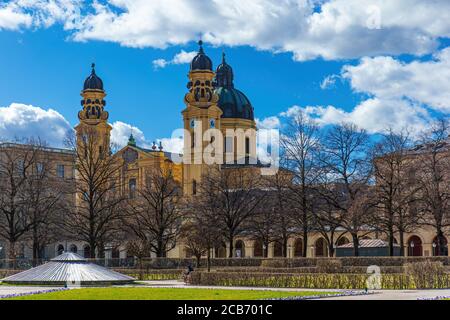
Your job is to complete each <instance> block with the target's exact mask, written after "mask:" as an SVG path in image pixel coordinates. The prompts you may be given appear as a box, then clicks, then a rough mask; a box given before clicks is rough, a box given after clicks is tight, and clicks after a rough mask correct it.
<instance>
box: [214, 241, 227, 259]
mask: <svg viewBox="0 0 450 320" xmlns="http://www.w3.org/2000/svg"><path fill="white" fill-rule="evenodd" d="M214 257H216V258H226V257H227V246H226V245H225V243H223V242H222V243H221V244H220V246H218V247H215V248H214Z"/></svg>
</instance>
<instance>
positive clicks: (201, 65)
mask: <svg viewBox="0 0 450 320" xmlns="http://www.w3.org/2000/svg"><path fill="white" fill-rule="evenodd" d="M198 45H199V46H200V49H199V51H198V54H197V55H196V56H195V57H194V59H192V62H191V71H212V68H213V63H212V61H211V59H210V58H209V57H208V56H207V55H206V54H205V51H204V50H203V41H201V40H200V41H199V42H198Z"/></svg>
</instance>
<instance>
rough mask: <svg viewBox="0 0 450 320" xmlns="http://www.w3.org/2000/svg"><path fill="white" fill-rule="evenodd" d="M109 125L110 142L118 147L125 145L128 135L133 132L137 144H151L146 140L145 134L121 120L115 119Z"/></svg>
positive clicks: (147, 145) (144, 146)
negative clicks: (110, 128)
mask: <svg viewBox="0 0 450 320" xmlns="http://www.w3.org/2000/svg"><path fill="white" fill-rule="evenodd" d="M111 126H112V128H113V129H112V130H111V142H112V143H113V144H114V145H116V146H118V147H120V148H123V147H125V146H126V145H127V144H128V139H129V138H130V135H131V134H133V137H134V139H135V140H136V143H137V145H138V146H141V147H143V148H147V147H149V146H151V144H149V143H147V142H146V139H145V135H144V133H143V132H142V130H140V129H139V128H137V127H134V126H132V125H130V124H128V123H124V122H122V121H116V122H114V123H112V124H111Z"/></svg>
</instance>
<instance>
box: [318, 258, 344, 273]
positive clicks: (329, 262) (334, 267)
mask: <svg viewBox="0 0 450 320" xmlns="http://www.w3.org/2000/svg"><path fill="white" fill-rule="evenodd" d="M317 271H318V272H319V273H340V272H341V271H342V261H341V260H338V259H321V260H318V261H317Z"/></svg>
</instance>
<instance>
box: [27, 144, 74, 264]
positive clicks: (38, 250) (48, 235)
mask: <svg viewBox="0 0 450 320" xmlns="http://www.w3.org/2000/svg"><path fill="white" fill-rule="evenodd" d="M68 190H69V183H68V182H66V181H65V180H64V179H61V178H59V177H57V176H56V174H55V170H54V166H53V163H52V158H51V155H50V153H49V152H47V151H46V150H41V152H39V155H38V159H37V163H36V166H35V168H33V170H32V172H31V173H30V174H29V176H28V179H27V180H26V181H25V183H24V188H23V192H22V193H21V195H20V196H21V198H22V201H23V203H24V204H25V205H24V211H25V212H27V215H28V216H29V218H30V222H31V224H32V227H31V230H30V233H29V235H28V238H30V239H31V242H32V251H33V261H34V262H36V260H38V259H42V258H43V250H44V248H45V246H46V245H48V244H50V243H52V242H54V241H56V239H57V237H58V235H60V232H59V231H58V228H57V223H58V218H59V217H58V216H59V214H60V213H61V211H62V204H63V201H64V200H67V198H66V197H65V195H66V192H67V191H68Z"/></svg>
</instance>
